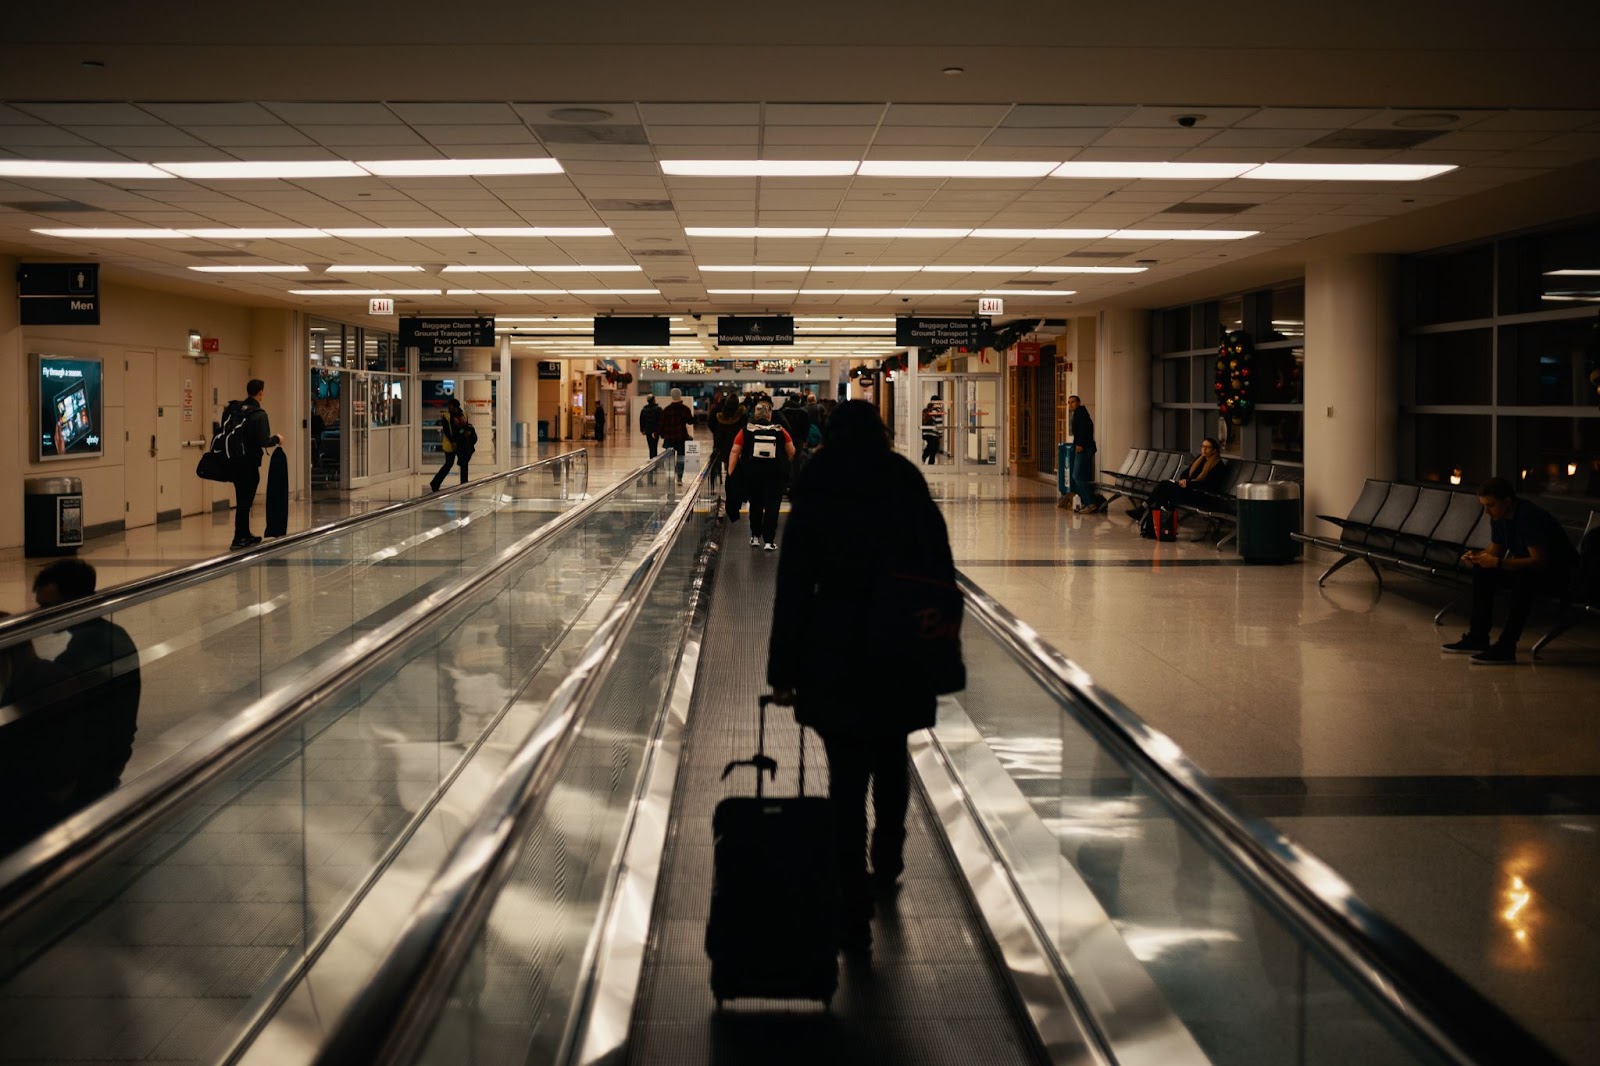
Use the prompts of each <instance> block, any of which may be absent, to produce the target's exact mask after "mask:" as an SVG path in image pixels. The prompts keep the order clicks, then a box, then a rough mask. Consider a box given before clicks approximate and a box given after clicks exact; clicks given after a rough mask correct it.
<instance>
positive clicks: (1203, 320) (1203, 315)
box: [1195, 300, 1222, 348]
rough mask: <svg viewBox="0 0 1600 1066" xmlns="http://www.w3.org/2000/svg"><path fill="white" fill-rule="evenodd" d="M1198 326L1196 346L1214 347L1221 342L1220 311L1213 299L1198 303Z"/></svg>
mask: <svg viewBox="0 0 1600 1066" xmlns="http://www.w3.org/2000/svg"><path fill="white" fill-rule="evenodd" d="M1199 313H1200V328H1199V329H1198V330H1197V331H1196V332H1197V333H1198V334H1199V336H1198V337H1196V338H1195V347H1196V348H1216V347H1218V346H1219V345H1221V344H1222V321H1221V318H1222V312H1221V310H1220V309H1219V306H1218V304H1217V302H1216V301H1215V300H1213V301H1212V302H1211V303H1208V304H1201V305H1200V312H1199Z"/></svg>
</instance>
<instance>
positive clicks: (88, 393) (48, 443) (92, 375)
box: [33, 354, 105, 462]
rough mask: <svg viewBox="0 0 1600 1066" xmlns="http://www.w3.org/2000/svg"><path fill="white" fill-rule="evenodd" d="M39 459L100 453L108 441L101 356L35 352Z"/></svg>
mask: <svg viewBox="0 0 1600 1066" xmlns="http://www.w3.org/2000/svg"><path fill="white" fill-rule="evenodd" d="M33 383H34V390H35V397H36V398H37V401H38V402H37V403H35V404H34V410H35V411H36V412H37V413H38V421H37V422H36V423H35V429H36V430H37V432H36V433H35V435H34V440H36V441H38V442H39V451H38V456H39V461H40V462H43V461H45V460H48V459H78V458H83V457H85V456H93V455H99V454H101V452H102V451H103V448H104V444H103V441H102V437H101V435H102V433H103V432H104V421H103V420H104V416H105V410H104V406H103V405H102V403H101V389H100V360H98V359H66V358H63V357H61V356H55V355H37V354H36V355H34V357H33Z"/></svg>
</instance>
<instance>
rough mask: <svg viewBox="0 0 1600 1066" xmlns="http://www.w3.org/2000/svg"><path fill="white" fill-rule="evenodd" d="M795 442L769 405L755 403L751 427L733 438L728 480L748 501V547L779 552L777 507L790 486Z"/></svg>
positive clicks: (729, 454) (729, 455) (729, 456)
mask: <svg viewBox="0 0 1600 1066" xmlns="http://www.w3.org/2000/svg"><path fill="white" fill-rule="evenodd" d="M793 461H794V440H793V438H791V437H790V436H789V431H788V430H786V429H784V428H783V427H782V426H780V425H778V424H777V423H776V422H774V421H773V420H772V405H771V404H766V403H758V404H756V409H755V414H754V415H752V416H751V419H750V424H749V425H747V426H745V427H744V428H743V429H741V430H740V431H739V432H738V433H737V434H736V435H735V436H734V438H733V445H732V447H731V449H730V450H729V452H728V480H729V481H730V482H734V483H736V484H737V485H738V486H739V492H740V494H741V495H743V496H744V497H745V498H746V499H748V500H749V501H750V546H751V547H752V548H755V547H759V546H762V545H764V546H765V547H766V550H767V551H769V552H775V551H777V550H778V507H779V506H780V505H781V504H782V503H783V490H784V489H785V488H787V487H788V485H789V464H790V463H791V462H793Z"/></svg>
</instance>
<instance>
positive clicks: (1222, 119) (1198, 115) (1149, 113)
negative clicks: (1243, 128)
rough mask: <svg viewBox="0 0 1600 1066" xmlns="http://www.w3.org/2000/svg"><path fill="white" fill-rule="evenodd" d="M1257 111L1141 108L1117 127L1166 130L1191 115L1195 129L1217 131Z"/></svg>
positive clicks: (1241, 108) (1177, 107) (1226, 108)
mask: <svg viewBox="0 0 1600 1066" xmlns="http://www.w3.org/2000/svg"><path fill="white" fill-rule="evenodd" d="M1256 111H1257V109H1256V108H1254V107H1180V106H1172V107H1141V108H1138V109H1137V110H1135V111H1134V112H1133V113H1132V114H1130V115H1128V116H1127V117H1126V118H1124V119H1123V120H1122V121H1121V122H1119V123H1117V125H1119V126H1123V127H1128V128H1140V129H1151V128H1154V129H1165V128H1166V127H1168V126H1177V125H1178V116H1179V115H1189V116H1192V117H1193V118H1194V119H1195V123H1194V126H1193V128H1194V129H1211V130H1215V129H1221V128H1224V127H1227V126H1232V125H1234V124H1235V123H1238V122H1243V121H1245V120H1246V119H1248V118H1250V117H1251V116H1252V115H1254V114H1255V113H1256ZM1178 128H1180V129H1182V128H1184V127H1178Z"/></svg>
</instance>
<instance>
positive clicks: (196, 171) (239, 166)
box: [156, 159, 370, 181]
mask: <svg viewBox="0 0 1600 1066" xmlns="http://www.w3.org/2000/svg"><path fill="white" fill-rule="evenodd" d="M156 166H158V167H160V168H161V169H162V170H165V171H167V172H168V173H169V174H174V175H176V176H178V177H180V178H188V179H189V180H191V181H224V180H234V179H239V178H365V177H369V176H370V175H368V173H367V172H366V171H365V170H363V169H362V168H361V166H360V165H359V164H357V163H350V162H346V161H345V160H342V159H304V160H281V161H278V162H267V161H262V162H248V161H242V160H230V161H227V162H218V163H157V164H156Z"/></svg>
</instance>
